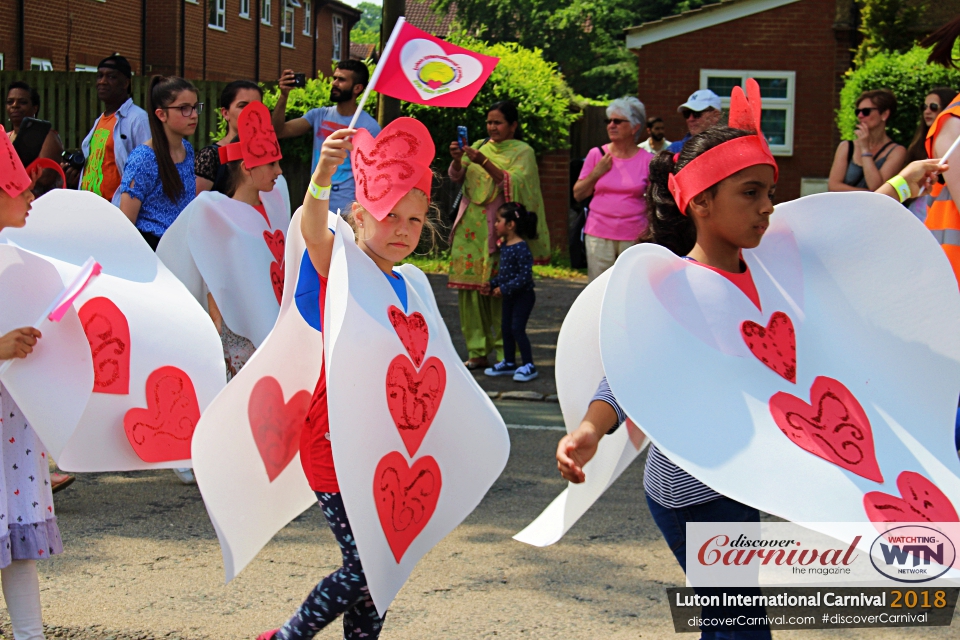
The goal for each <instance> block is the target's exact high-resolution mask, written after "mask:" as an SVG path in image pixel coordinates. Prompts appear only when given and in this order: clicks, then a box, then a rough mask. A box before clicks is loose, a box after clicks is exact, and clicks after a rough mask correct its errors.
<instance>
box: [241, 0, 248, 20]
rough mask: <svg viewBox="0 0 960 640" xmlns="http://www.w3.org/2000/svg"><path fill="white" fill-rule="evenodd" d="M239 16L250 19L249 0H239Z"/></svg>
mask: <svg viewBox="0 0 960 640" xmlns="http://www.w3.org/2000/svg"><path fill="white" fill-rule="evenodd" d="M240 17H241V18H246V19H247V20H249V19H250V0H240Z"/></svg>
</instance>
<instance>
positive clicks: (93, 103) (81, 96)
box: [0, 71, 227, 149]
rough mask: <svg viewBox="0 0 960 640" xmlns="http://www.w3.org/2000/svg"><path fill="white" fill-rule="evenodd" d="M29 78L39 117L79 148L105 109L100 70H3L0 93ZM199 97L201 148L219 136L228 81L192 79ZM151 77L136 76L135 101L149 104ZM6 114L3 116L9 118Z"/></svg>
mask: <svg viewBox="0 0 960 640" xmlns="http://www.w3.org/2000/svg"><path fill="white" fill-rule="evenodd" d="M17 80H20V81H22V82H26V83H27V84H29V85H30V86H31V87H33V88H34V89H36V90H37V92H38V93H39V94H40V113H39V114H38V116H37V117H39V118H40V119H42V120H49V121H50V122H52V123H53V128H54V129H55V130H56V131H57V132H59V134H60V139H61V140H62V141H63V148H64V149H79V148H80V143H81V142H83V139H84V137H86V135H87V132H89V131H90V129H91V128H92V127H93V123H94V121H95V120H96V119H97V117H98V116H99V115H100V114H101V113H102V112H103V105H101V104H100V101H99V100H98V99H97V74H95V73H85V72H67V71H0V95H2V96H3V97H4V100H6V96H7V87H8V86H10V83H11V82H14V81H17ZM192 82H193V84H194V86H196V87H197V92H198V94H199V100H200V102H202V103H203V104H204V109H203V112H202V113H201V114H200V122H199V123H198V124H197V131H196V133H194V134H193V135H192V136H191V137H190V144H192V145H193V147H194V148H195V149H201V148H203V147H205V146H206V145H208V144H210V143H211V142H212V141H214V140H216V139H217V127H218V125H219V120H220V116H219V115H218V111H217V105H218V103H219V101H220V92H221V91H222V90H223V87H224V86H226V84H227V83H226V82H212V81H198V80H194V81H192ZM149 90H150V78H149V77H147V76H134V78H133V82H132V87H131V91H132V93H133V101H134V103H136V104H137V105H139V106H140V107H143V108H144V109H146V107H147V102H148V100H147V93H148V92H149ZM5 115H6V114H4V120H6V117H5Z"/></svg>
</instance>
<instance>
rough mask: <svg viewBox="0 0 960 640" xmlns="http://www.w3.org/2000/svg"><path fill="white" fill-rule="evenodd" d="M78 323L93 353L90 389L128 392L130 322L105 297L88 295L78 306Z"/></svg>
mask: <svg viewBox="0 0 960 640" xmlns="http://www.w3.org/2000/svg"><path fill="white" fill-rule="evenodd" d="M79 315H80V323H81V324H82V325H83V332H84V333H85V334H86V336H87V342H89V343H90V355H92V356H93V392H94V393H114V394H118V395H126V394H128V393H130V325H129V324H127V317H126V316H125V315H123V312H122V311H120V308H119V307H117V305H115V304H114V303H113V301H111V300H110V299H108V298H91V299H90V300H87V302H86V303H85V304H84V305H83V306H82V307H80V312H79Z"/></svg>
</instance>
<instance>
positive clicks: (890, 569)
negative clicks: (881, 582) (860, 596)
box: [870, 525, 957, 582]
mask: <svg viewBox="0 0 960 640" xmlns="http://www.w3.org/2000/svg"><path fill="white" fill-rule="evenodd" d="M956 559H957V549H956V547H955V546H954V544H953V542H952V541H951V540H950V538H948V537H947V536H946V535H944V534H943V532H941V531H937V530H936V529H932V528H930V527H925V526H922V525H906V526H902V527H895V528H893V529H890V530H889V531H886V532H884V533H882V534H880V535H879V536H877V539H876V540H874V541H873V544H872V545H870V562H872V563H873V567H874V568H875V569H876V570H877V571H878V572H880V573H881V574H883V575H884V576H886V577H888V578H890V579H891V580H896V581H897V582H929V581H930V580H936V579H937V578H939V577H940V576H942V575H943V574H945V573H946V572H947V571H949V570H950V567H952V566H953V563H954V562H955V561H956Z"/></svg>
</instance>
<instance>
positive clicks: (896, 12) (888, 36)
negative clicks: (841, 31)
mask: <svg viewBox="0 0 960 640" xmlns="http://www.w3.org/2000/svg"><path fill="white" fill-rule="evenodd" d="M927 3H928V0H858V2H857V4H858V5H859V6H860V33H861V34H862V35H863V40H862V41H861V43H860V48H859V50H858V51H857V58H856V63H857V65H861V64H863V63H865V62H866V61H867V60H869V59H870V57H872V56H873V55H875V54H877V53H879V52H881V51H892V52H896V53H904V52H906V51H907V50H908V49H910V47H912V46H913V45H914V43H915V42H916V39H917V37H916V36H917V34H916V31H915V27H916V26H917V24H918V23H919V22H920V18H921V17H923V13H924V12H925V11H926V9H927Z"/></svg>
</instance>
